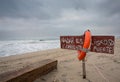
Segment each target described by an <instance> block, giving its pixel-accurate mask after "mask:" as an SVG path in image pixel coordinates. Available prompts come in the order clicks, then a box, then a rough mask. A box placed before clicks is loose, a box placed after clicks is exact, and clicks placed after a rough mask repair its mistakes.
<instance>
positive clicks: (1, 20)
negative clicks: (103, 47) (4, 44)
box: [0, 0, 120, 40]
mask: <svg viewBox="0 0 120 82" xmlns="http://www.w3.org/2000/svg"><path fill="white" fill-rule="evenodd" d="M87 29H89V30H90V31H91V33H92V35H120V0H0V40H6V39H39V38H41V37H45V38H55V37H59V36H61V35H62V36H63V35H82V34H83V33H84V31H85V30H87Z"/></svg>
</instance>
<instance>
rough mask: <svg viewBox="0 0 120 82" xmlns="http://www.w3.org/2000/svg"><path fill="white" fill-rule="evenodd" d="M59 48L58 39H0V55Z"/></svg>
mask: <svg viewBox="0 0 120 82" xmlns="http://www.w3.org/2000/svg"><path fill="white" fill-rule="evenodd" d="M54 48H60V41H59V40H12V41H0V57H5V56H10V55H20V54H23V53H28V52H35V51H41V50H47V49H54Z"/></svg>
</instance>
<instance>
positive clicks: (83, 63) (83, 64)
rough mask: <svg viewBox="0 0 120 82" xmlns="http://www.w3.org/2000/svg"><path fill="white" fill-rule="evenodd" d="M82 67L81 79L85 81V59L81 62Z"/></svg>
mask: <svg viewBox="0 0 120 82" xmlns="http://www.w3.org/2000/svg"><path fill="white" fill-rule="evenodd" d="M82 67H83V79H85V78H86V70H85V58H84V59H83V60H82Z"/></svg>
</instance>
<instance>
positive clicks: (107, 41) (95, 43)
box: [90, 36, 115, 54]
mask: <svg viewBox="0 0 120 82" xmlns="http://www.w3.org/2000/svg"><path fill="white" fill-rule="evenodd" d="M114 41H115V39H114V36H92V42H91V48H90V49H91V50H90V51H92V52H98V53H109V54H114V43H115V42H114Z"/></svg>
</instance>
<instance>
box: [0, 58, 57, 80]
mask: <svg viewBox="0 0 120 82" xmlns="http://www.w3.org/2000/svg"><path fill="white" fill-rule="evenodd" d="M54 69H57V60H51V59H46V60H43V61H40V62H38V63H35V64H31V65H29V66H26V67H24V68H22V69H20V70H16V71H15V70H14V71H9V72H6V73H3V74H0V82H33V81H34V80H35V79H37V78H38V77H40V76H42V75H45V74H47V73H49V72H50V71H52V70H54Z"/></svg>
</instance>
